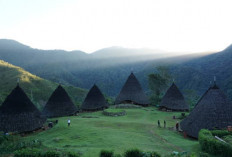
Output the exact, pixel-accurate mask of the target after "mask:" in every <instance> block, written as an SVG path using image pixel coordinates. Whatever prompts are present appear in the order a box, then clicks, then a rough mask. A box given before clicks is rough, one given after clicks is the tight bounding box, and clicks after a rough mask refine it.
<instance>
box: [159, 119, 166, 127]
mask: <svg viewBox="0 0 232 157" xmlns="http://www.w3.org/2000/svg"><path fill="white" fill-rule="evenodd" d="M158 127H161V125H160V120H158ZM164 128H166V121H165V120H164Z"/></svg>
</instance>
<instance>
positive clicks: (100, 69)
mask: <svg viewBox="0 0 232 157" xmlns="http://www.w3.org/2000/svg"><path fill="white" fill-rule="evenodd" d="M169 55H170V54H168V53H166V52H163V51H158V50H150V49H126V48H120V47H111V48H105V49H101V50H99V51H96V52H94V53H92V54H86V53H84V52H81V51H75V52H67V51H62V50H38V49H32V48H30V47H28V46H25V45H22V44H20V43H18V42H16V41H13V40H5V39H2V40H0V59H3V60H5V61H7V62H10V63H11V64H14V65H17V66H20V67H22V68H24V69H26V70H27V71H29V72H31V73H33V74H36V75H37V76H40V77H42V78H45V79H48V80H51V81H55V82H61V83H63V84H67V85H73V86H77V87H81V88H87V89H89V88H90V87H91V86H92V85H93V84H94V83H96V84H98V86H99V88H100V89H101V90H102V91H103V92H104V93H105V94H107V95H110V96H116V95H117V94H118V93H119V91H120V89H121V87H122V85H123V83H124V82H125V80H126V78H127V77H128V75H129V74H130V73H131V71H133V72H134V73H135V75H136V76H137V77H138V79H139V81H140V82H141V84H142V86H143V87H144V88H145V89H148V87H147V74H149V73H151V72H154V71H155V67H156V66H159V65H161V64H162V65H167V64H168V65H173V64H177V63H178V64H180V63H183V62H186V61H188V60H190V59H193V58H197V57H200V56H201V55H202V54H195V55H185V56H181V57H180V56H178V57H169V58H165V56H169ZM19 56H20V57H19Z"/></svg>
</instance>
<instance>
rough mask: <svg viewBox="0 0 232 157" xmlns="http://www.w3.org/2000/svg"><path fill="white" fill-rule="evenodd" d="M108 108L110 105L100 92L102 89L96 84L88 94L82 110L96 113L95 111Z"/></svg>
mask: <svg viewBox="0 0 232 157" xmlns="http://www.w3.org/2000/svg"><path fill="white" fill-rule="evenodd" d="M107 107H108V103H107V101H106V99H105V97H104V95H103V94H102V92H101V91H100V89H99V88H98V87H97V85H95V84H94V86H93V87H92V88H91V89H90V91H89V93H88V94H87V96H86V98H85V100H84V102H83V104H82V106H81V109H82V110H86V111H91V110H92V111H94V110H102V109H104V108H107Z"/></svg>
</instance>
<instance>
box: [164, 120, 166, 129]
mask: <svg viewBox="0 0 232 157" xmlns="http://www.w3.org/2000/svg"><path fill="white" fill-rule="evenodd" d="M164 128H166V121H165V120H164Z"/></svg>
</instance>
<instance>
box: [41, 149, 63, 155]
mask: <svg viewBox="0 0 232 157" xmlns="http://www.w3.org/2000/svg"><path fill="white" fill-rule="evenodd" d="M59 156H60V153H59V152H57V151H54V150H50V151H47V152H45V153H44V154H43V157H59Z"/></svg>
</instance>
